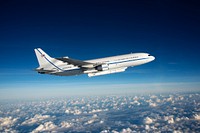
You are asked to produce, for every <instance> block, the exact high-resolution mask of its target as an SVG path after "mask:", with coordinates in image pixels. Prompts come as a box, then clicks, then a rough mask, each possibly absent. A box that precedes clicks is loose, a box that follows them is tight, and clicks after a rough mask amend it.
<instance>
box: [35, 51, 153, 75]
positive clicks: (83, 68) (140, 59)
mask: <svg viewBox="0 0 200 133" xmlns="http://www.w3.org/2000/svg"><path fill="white" fill-rule="evenodd" d="M34 51H35V54H36V57H37V60H38V63H39V67H38V68H36V69H35V70H36V71H37V72H38V73H40V74H51V75H58V76H72V75H80V74H88V76H89V77H93V76H99V75H105V74H112V73H119V72H124V71H125V70H126V69H127V68H128V67H134V66H138V65H142V64H146V63H149V62H151V61H153V60H154V59H155V57H154V56H151V55H150V54H148V53H131V54H125V55H118V56H112V57H106V58H99V59H93V60H85V61H81V60H77V59H72V58H69V57H59V58H52V57H50V56H49V55H48V54H46V53H45V52H44V51H43V50H42V49H41V48H36V49H34Z"/></svg>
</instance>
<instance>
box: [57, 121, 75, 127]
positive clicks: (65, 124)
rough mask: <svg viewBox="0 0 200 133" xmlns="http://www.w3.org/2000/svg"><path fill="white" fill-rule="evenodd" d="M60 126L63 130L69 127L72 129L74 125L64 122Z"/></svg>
mask: <svg viewBox="0 0 200 133" xmlns="http://www.w3.org/2000/svg"><path fill="white" fill-rule="evenodd" d="M60 126H61V128H69V127H72V126H73V124H72V123H70V122H66V121H63V122H61V123H60Z"/></svg>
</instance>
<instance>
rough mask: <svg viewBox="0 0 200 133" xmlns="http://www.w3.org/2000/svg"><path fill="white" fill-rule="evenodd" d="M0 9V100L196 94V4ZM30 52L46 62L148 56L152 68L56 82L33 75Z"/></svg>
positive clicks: (170, 1)
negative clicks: (39, 51)
mask: <svg viewBox="0 0 200 133" xmlns="http://www.w3.org/2000/svg"><path fill="white" fill-rule="evenodd" d="M0 5H1V6H0V17H1V21H0V55H1V64H0V98H3V99H5V98H23V97H25V96H26V98H29V97H30V98H32V97H39V96H40V97H46V96H47V97H48V96H60V95H62V96H65V95H66V96H67V95H76V94H77V95H81V94H89V95H90V94H91V95H95V94H99V93H101V94H108V93H109V94H115V93H118V94H121V93H135V92H138V90H145V89H146V90H148V89H150V90H151V91H152V92H162V91H166V90H176V89H177V90H180V89H183V91H185V90H197V91H199V88H198V86H199V81H200V76H199V75H200V67H199V66H200V62H199V60H198V58H199V57H200V55H199V48H200V46H199V44H200V40H199V36H200V33H199V31H200V26H199V22H200V18H199V16H200V9H199V6H198V2H195V1H190V2H189V1H174V0H167V1H156V0H155V1H151V2H150V1H143V0H141V1H116V0H115V1H112V0H110V1H106V0H105V1H104V0H103V1H98V0H97V1H92V0H91V1H79V0H77V1H56V2H55V1H9V0H8V1H4V2H1V4H0ZM37 47H40V48H42V49H43V50H44V51H45V52H47V53H48V54H49V55H50V56H52V57H61V56H69V57H72V58H75V59H80V60H87V59H94V58H100V57H106V56H113V55H118V54H126V53H131V52H148V53H150V54H152V55H154V56H155V57H156V60H155V61H153V62H151V63H149V64H145V65H142V66H138V67H134V68H129V69H128V70H127V71H126V72H124V73H119V74H111V75H105V76H99V77H94V78H88V77H87V75H81V76H72V77H57V76H51V75H40V74H37V73H36V72H34V71H33V69H34V68H36V67H38V63H37V60H36V57H35V54H34V51H33V49H34V48H37ZM113 86H114V87H116V86H118V87H116V89H114V88H113ZM119 86H120V87H119ZM141 92H142V91H141Z"/></svg>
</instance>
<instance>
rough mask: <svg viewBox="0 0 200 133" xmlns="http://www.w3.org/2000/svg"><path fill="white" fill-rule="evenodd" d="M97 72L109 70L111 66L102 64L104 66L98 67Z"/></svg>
mask: <svg viewBox="0 0 200 133" xmlns="http://www.w3.org/2000/svg"><path fill="white" fill-rule="evenodd" d="M96 70H98V71H105V70H109V66H108V64H102V65H99V66H97V67H96Z"/></svg>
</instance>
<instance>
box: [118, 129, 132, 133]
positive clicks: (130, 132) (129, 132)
mask: <svg viewBox="0 0 200 133" xmlns="http://www.w3.org/2000/svg"><path fill="white" fill-rule="evenodd" d="M132 132H133V131H132V130H131V129H130V128H127V129H122V131H121V132H120V133H132Z"/></svg>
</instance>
